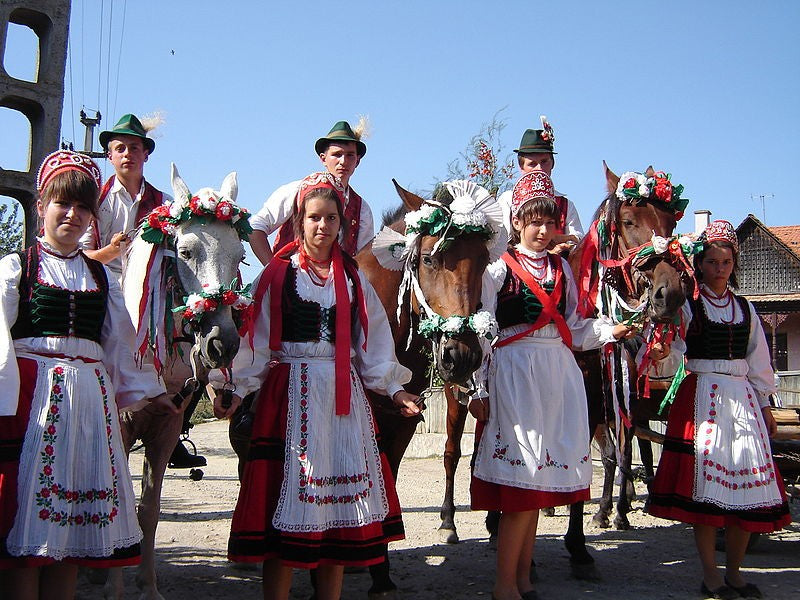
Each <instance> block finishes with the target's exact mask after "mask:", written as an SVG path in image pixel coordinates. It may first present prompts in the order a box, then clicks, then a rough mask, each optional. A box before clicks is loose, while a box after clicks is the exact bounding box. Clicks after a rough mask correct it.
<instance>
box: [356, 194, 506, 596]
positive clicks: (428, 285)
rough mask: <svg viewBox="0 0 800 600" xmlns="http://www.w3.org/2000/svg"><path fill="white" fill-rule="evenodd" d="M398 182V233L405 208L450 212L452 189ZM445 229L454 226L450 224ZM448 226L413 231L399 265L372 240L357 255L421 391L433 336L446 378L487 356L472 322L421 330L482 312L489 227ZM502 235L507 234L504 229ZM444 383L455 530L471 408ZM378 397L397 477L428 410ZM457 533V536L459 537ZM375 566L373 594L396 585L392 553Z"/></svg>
mask: <svg viewBox="0 0 800 600" xmlns="http://www.w3.org/2000/svg"><path fill="white" fill-rule="evenodd" d="M394 184H395V187H396V189H397V192H398V194H399V195H400V198H401V199H402V201H403V206H402V207H401V208H400V209H398V210H397V211H395V213H393V214H391V215H385V217H384V221H385V222H387V223H386V225H387V226H388V227H389V228H390V229H391V230H393V231H395V232H397V233H398V234H403V233H405V232H406V221H405V216H406V214H408V213H410V212H412V211H419V210H420V208H422V207H423V205H425V204H428V205H429V208H430V207H432V206H434V205H435V206H436V207H439V208H440V210H441V211H442V214H443V215H448V214H450V213H449V207H450V204H451V203H452V202H453V197H452V195H451V194H450V193H449V192H447V191H446V188H445V187H444V186H443V187H442V188H441V190H442V193H437V195H436V199H435V200H433V201H426V200H423V199H422V198H420V197H419V196H417V195H415V194H413V193H411V192H409V191H407V190H404V189H403V188H402V187H400V186H399V185H398V184H397V182H394ZM487 196H488V194H487ZM449 218H452V217H449ZM444 232H445V234H446V233H447V229H446V228H445V230H444ZM454 232H455V234H454ZM441 233H442V231H439V232H438V233H437V234H436V235H430V234H429V232H427V231H425V230H423V231H422V232H420V234H419V235H417V236H414V237H413V240H412V241H411V242H410V247H408V248H407V249H406V252H405V254H404V259H402V261H398V263H397V266H396V267H394V268H390V269H387V268H384V266H382V265H381V262H379V260H378V259H377V258H376V256H375V254H374V253H373V251H372V249H371V248H366V249H365V250H363V251H362V252H361V253H359V254H358V255H357V256H356V260H357V261H358V264H359V267H360V268H361V269H362V270H363V271H364V273H365V274H366V276H367V278H368V279H369V281H370V282H371V283H372V285H373V286H374V288H375V290H376V292H377V294H378V296H379V297H380V299H381V302H382V303H383V305H384V307H385V308H386V315H387V317H388V318H389V323H390V324H391V328H392V333H393V335H394V340H395V351H396V353H397V357H398V359H399V361H400V362H401V363H402V364H404V365H405V366H407V367H408V368H409V369H411V371H412V373H413V378H412V380H411V382H410V383H409V384H407V385H406V386H405V388H406V390H408V391H410V392H413V393H415V394H422V393H423V391H424V390H425V389H426V388H427V387H428V381H429V378H428V366H429V364H430V361H431V342H432V345H433V353H432V354H433V360H434V364H435V367H436V370H437V372H438V374H439V376H440V377H441V379H442V380H443V381H444V382H445V384H452V385H458V386H463V387H470V386H471V381H470V380H471V377H472V374H473V372H474V371H475V370H476V369H477V368H478V366H479V365H480V362H481V360H482V356H483V352H482V350H481V346H480V342H479V338H478V335H477V334H476V332H475V331H473V330H468V329H464V330H462V331H460V332H458V333H454V334H442V333H441V332H437V333H436V334H435V335H433V336H432V337H433V339H432V340H429V339H426V338H425V337H423V335H421V334H420V332H419V325H420V322H421V321H422V320H424V319H425V318H426V317H431V316H432V315H431V312H432V313H434V314H435V315H438V316H440V317H443V318H445V319H446V318H448V317H452V316H459V317H470V316H471V315H475V314H476V311H477V310H478V307H479V303H480V297H481V278H482V275H483V272H484V271H485V269H486V266H487V265H488V263H489V250H488V248H487V236H486V234H485V233H481V232H476V231H463V230H456V229H450V237H448V238H447V243H445V244H438V245H437V243H439V242H440V241H441V235H440V234H441ZM497 235H504V234H502V233H500V232H498V233H497ZM398 239H402V236H400V235H398ZM400 290H403V291H402V292H400ZM398 305H399V310H398ZM429 337H430V336H429ZM445 387H446V396H447V398H448V407H447V433H448V436H447V444H446V446H445V452H444V467H445V474H446V480H447V484H446V494H445V502H444V504H443V506H442V513H441V514H442V519H443V524H442V527H441V529H442V530H445V529H447V530H448V532H452V535H453V536H454V535H455V526H454V525H453V524H452V523H453V515H454V513H455V504H454V503H453V482H454V478H455V471H456V466H457V465H458V461H459V459H460V457H461V450H460V439H461V435H462V433H463V431H464V422H465V419H466V414H467V410H466V406H463V405H461V404H459V403H458V401H457V400H456V393H454V392H453V391H452V389H447V388H449V386H448V385H446V386H445ZM371 400H372V406H373V411H374V414H375V418H376V420H377V423H378V429H379V431H380V440H379V445H380V448H381V450H382V451H384V452H385V453H386V456H387V458H388V461H389V465H390V467H391V470H392V474H393V475H394V477H395V478H396V477H397V472H398V469H399V467H400V461H401V459H402V457H403V453H404V452H405V450H406V448H407V447H408V444H409V442H410V441H411V437H412V436H413V435H414V431H415V429H416V427H417V424H418V422H419V420H420V419H421V418H422V417H419V418H418V419H413V418H407V417H403V416H401V415H400V413H399V411H398V410H397V408H396V407H395V405H394V404H393V403H392V402H391V400H390V399H389V398H386V397H379V396H375V395H372V396H371ZM451 541H457V538H456V539H455V540H451ZM370 572H371V575H372V578H373V586H372V588H371V589H370V595H379V594H380V595H383V596H384V597H385V596H386V595H387V594H388V593H390V592H391V590H394V589H395V585H394V583H392V581H391V579H390V577H389V565H388V557H387V562H385V563H383V564H381V565H378V566H376V567H372V568H371V569H370Z"/></svg>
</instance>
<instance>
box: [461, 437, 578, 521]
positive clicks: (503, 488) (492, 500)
mask: <svg viewBox="0 0 800 600" xmlns="http://www.w3.org/2000/svg"><path fill="white" fill-rule="evenodd" d="M483 427H484V423H482V422H480V421H479V422H478V423H476V427H475V448H476V450H477V448H478V443H479V442H480V439H481V436H482V435H483ZM472 456H473V460H474V457H475V453H473V455H472ZM469 491H470V497H471V507H472V510H500V511H503V512H526V511H531V510H539V509H541V508H548V507H551V506H566V505H569V504H575V503H576V502H582V501H586V500H590V499H591V494H590V492H589V488H586V489H584V490H576V491H574V492H545V491H541V490H530V489H525V488H518V487H513V486H510V485H503V484H500V483H492V482H489V481H484V480H483V479H478V478H477V477H475V476H474V475H473V476H472V477H471V480H470V485H469Z"/></svg>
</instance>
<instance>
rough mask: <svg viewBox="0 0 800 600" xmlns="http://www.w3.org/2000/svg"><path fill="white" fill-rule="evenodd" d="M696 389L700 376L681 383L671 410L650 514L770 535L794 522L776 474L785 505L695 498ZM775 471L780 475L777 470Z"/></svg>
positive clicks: (651, 488) (651, 499)
mask: <svg viewBox="0 0 800 600" xmlns="http://www.w3.org/2000/svg"><path fill="white" fill-rule="evenodd" d="M696 388H697V375H696V374H690V375H689V376H687V377H686V379H685V380H684V381H683V383H682V384H681V387H680V389H679V390H678V394H677V396H676V397H675V402H674V403H673V405H672V408H671V409H670V412H669V422H668V423H667V432H666V436H665V440H664V448H663V450H662V452H661V458H660V459H659V462H658V471H657V472H656V477H655V479H654V480H653V483H652V484H651V486H650V501H649V508H648V511H649V513H650V514H651V515H654V516H656V517H663V518H665V519H672V520H675V521H682V522H684V523H690V524H693V525H709V526H712V527H726V526H729V525H733V526H736V527H739V528H740V529H743V530H744V531H750V532H752V533H769V532H771V531H776V530H778V529H781V528H783V527H785V526H786V525H788V524H789V523H791V520H792V518H791V515H790V514H789V505H788V503H787V501H786V493H785V491H784V487H783V480H782V479H781V477H780V473H777V477H776V481H777V484H778V488H779V489H780V492H781V496H782V497H783V502H782V503H780V504H776V505H774V506H765V507H759V508H748V509H730V508H723V507H721V506H718V505H716V504H712V503H710V502H698V501H696V500H694V499H693V489H692V488H693V486H694V477H695V447H694V446H695V443H694V440H695V424H694V412H695V411H694V406H695V392H696ZM775 470H776V472H777V467H775Z"/></svg>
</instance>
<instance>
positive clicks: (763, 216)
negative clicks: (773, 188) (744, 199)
mask: <svg viewBox="0 0 800 600" xmlns="http://www.w3.org/2000/svg"><path fill="white" fill-rule="evenodd" d="M774 197H775V194H750V200H758V201H759V202H761V222H762V223H764V225H766V224H767V198H769V199H770V200H771V199H772V198H774Z"/></svg>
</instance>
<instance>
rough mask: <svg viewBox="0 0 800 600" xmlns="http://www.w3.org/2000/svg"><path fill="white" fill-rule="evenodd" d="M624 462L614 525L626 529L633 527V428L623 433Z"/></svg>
mask: <svg viewBox="0 0 800 600" xmlns="http://www.w3.org/2000/svg"><path fill="white" fill-rule="evenodd" d="M622 443H623V446H622V464H621V465H620V468H619V472H620V477H621V481H620V490H619V496H618V497H617V515H616V517H614V527H615V528H617V529H619V530H621V531H624V530H627V529H630V528H631V524H630V522H629V521H628V513H629V512H630V510H631V501H630V496H629V493H630V490H629V487H633V474H632V473H631V463H632V462H633V430H631V429H628V428H625V430H624V432H623V434H622Z"/></svg>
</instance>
